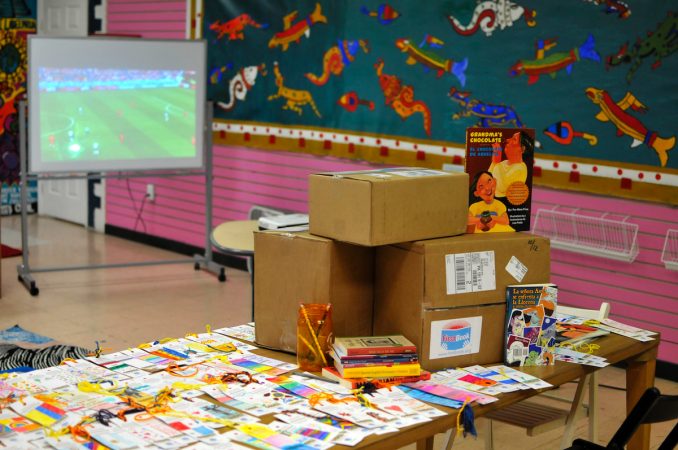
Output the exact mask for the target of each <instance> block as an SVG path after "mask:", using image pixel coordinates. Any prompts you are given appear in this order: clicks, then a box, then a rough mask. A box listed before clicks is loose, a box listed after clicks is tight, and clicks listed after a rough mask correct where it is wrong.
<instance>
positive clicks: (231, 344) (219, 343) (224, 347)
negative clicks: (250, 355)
mask: <svg viewBox="0 0 678 450" xmlns="http://www.w3.org/2000/svg"><path fill="white" fill-rule="evenodd" d="M186 339H190V340H192V341H195V342H199V343H201V344H203V345H208V346H210V347H212V348H214V349H216V350H219V351H222V352H226V353H231V352H234V351H237V350H240V351H249V350H254V349H256V347H254V346H253V345H249V344H245V343H243V342H238V341H235V340H234V339H231V338H229V337H227V336H224V335H223V334H219V333H200V334H189V335H187V336H186Z"/></svg>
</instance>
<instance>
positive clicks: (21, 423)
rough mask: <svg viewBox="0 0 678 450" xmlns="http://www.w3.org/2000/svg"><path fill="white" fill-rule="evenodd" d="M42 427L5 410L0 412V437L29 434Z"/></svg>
mask: <svg viewBox="0 0 678 450" xmlns="http://www.w3.org/2000/svg"><path fill="white" fill-rule="evenodd" d="M41 428H42V427H41V426H40V425H38V424H36V423H34V422H31V421H30V420H28V419H27V418H25V417H23V416H20V415H19V414H16V413H13V412H12V411H9V410H7V409H5V410H2V411H0V435H2V434H3V433H30V432H31V431H35V430H39V429H41Z"/></svg>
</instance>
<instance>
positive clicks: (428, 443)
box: [417, 436, 434, 450]
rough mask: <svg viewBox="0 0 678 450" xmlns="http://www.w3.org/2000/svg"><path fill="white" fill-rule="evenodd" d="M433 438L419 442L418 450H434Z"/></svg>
mask: <svg viewBox="0 0 678 450" xmlns="http://www.w3.org/2000/svg"><path fill="white" fill-rule="evenodd" d="M433 438H434V436H429V437H427V438H425V439H420V440H418V441H417V450H433Z"/></svg>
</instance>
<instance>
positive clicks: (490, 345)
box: [374, 303, 506, 370]
mask: <svg viewBox="0 0 678 450" xmlns="http://www.w3.org/2000/svg"><path fill="white" fill-rule="evenodd" d="M401 306H402V307H401V308H391V309H380V308H375V321H374V334H375V335H388V334H403V335H404V336H405V337H406V338H408V339H409V340H410V341H412V342H413V343H414V344H415V345H416V346H417V349H418V351H419V361H420V364H421V366H422V367H423V368H425V369H426V370H440V369H446V368H455V367H462V366H469V365H473V364H489V363H500V362H501V361H502V358H503V355H504V352H503V348H504V327H505V321H506V305H505V304H501V305H478V306H465V307H460V308H445V309H424V308H422V307H421V305H418V306H417V305H413V304H412V303H407V304H403V305H401Z"/></svg>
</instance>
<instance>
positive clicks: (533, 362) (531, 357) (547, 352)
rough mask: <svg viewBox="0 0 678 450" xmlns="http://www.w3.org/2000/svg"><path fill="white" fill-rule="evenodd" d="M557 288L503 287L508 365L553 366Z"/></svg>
mask: <svg viewBox="0 0 678 450" xmlns="http://www.w3.org/2000/svg"><path fill="white" fill-rule="evenodd" d="M557 303H558V287H557V286H556V285H555V284H551V283H543V284H514V285H509V286H507V287H506V317H507V326H506V346H505V347H504V350H505V354H504V359H505V362H506V364H507V365H508V366H545V365H551V364H555V345H556V317H555V309H556V305H557Z"/></svg>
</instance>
